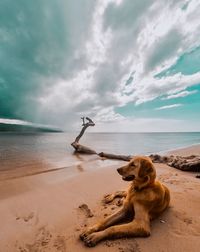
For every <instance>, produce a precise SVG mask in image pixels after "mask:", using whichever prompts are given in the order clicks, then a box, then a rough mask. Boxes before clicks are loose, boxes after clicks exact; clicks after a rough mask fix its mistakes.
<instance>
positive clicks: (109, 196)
mask: <svg viewBox="0 0 200 252" xmlns="http://www.w3.org/2000/svg"><path fill="white" fill-rule="evenodd" d="M113 200H114V195H113V194H107V195H105V196H104V198H103V201H104V203H106V204H107V203H110V202H112V201H113Z"/></svg>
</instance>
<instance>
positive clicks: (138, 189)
mask: <svg viewBox="0 0 200 252" xmlns="http://www.w3.org/2000/svg"><path fill="white" fill-rule="evenodd" d="M154 182H155V181H151V182H150V183H149V184H148V185H147V186H145V187H142V188H141V189H140V188H139V186H133V190H134V191H135V192H139V191H142V190H143V189H145V188H147V187H149V186H151V185H153V184H154Z"/></svg>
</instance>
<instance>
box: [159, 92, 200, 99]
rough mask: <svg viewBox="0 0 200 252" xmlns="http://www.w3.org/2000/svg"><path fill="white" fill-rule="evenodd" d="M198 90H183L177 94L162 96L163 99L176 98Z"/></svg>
mask: <svg viewBox="0 0 200 252" xmlns="http://www.w3.org/2000/svg"><path fill="white" fill-rule="evenodd" d="M197 92H198V90H193V91H187V90H186V91H181V92H179V93H177V94H172V95H168V96H167V97H164V98H162V100H169V99H175V98H180V97H186V96H188V95H192V94H196V93H197Z"/></svg>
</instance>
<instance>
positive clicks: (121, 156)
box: [98, 152, 133, 161]
mask: <svg viewBox="0 0 200 252" xmlns="http://www.w3.org/2000/svg"><path fill="white" fill-rule="evenodd" d="M98 155H99V156H100V157H104V158H108V159H118V160H124V161H130V160H131V159H132V158H133V157H132V156H126V155H116V154H110V153H105V152H100V153H99V154H98Z"/></svg>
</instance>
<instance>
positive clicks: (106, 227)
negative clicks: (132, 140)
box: [80, 156, 170, 247]
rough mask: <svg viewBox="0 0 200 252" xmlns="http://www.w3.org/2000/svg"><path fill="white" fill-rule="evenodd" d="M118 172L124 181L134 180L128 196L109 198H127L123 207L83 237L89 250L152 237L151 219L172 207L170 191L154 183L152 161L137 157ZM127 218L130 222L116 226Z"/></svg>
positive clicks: (119, 194)
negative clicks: (124, 239) (110, 242)
mask: <svg viewBox="0 0 200 252" xmlns="http://www.w3.org/2000/svg"><path fill="white" fill-rule="evenodd" d="M117 171H118V172H119V174H120V175H121V176H122V179H123V180H125V181H132V182H131V184H130V187H129V188H128V190H127V193H125V192H117V193H116V194H113V195H111V196H110V197H111V198H110V200H112V199H113V198H114V197H115V196H116V195H117V196H120V197H124V196H125V197H126V198H125V200H124V202H123V207H122V209H121V210H119V211H118V212H116V213H114V214H113V215H111V216H109V217H107V218H106V219H105V220H103V221H101V222H99V223H97V224H96V225H94V226H92V227H90V228H88V229H87V230H86V231H85V232H83V233H82V234H81V235H80V238H81V239H82V240H83V241H84V243H85V245H86V246H88V247H92V246H95V245H96V244H97V243H98V242H99V241H101V240H103V239H106V238H119V237H136V236H140V237H146V236H149V235H150V220H152V219H154V218H156V217H157V216H158V215H160V214H161V213H162V212H163V211H164V210H165V209H166V208H167V207H168V205H169V201H170V193H169V190H168V188H167V187H166V186H164V185H162V184H161V183H160V182H159V181H156V180H155V178H156V170H155V168H154V165H153V163H152V161H151V160H150V159H149V158H147V157H142V156H137V157H135V158H133V159H132V160H131V161H130V162H129V163H128V164H127V165H125V166H123V167H121V168H119V169H117ZM108 201H109V200H108ZM126 219H131V221H130V222H128V223H125V224H121V225H115V226H113V225H114V224H117V223H119V222H120V221H123V220H126Z"/></svg>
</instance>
